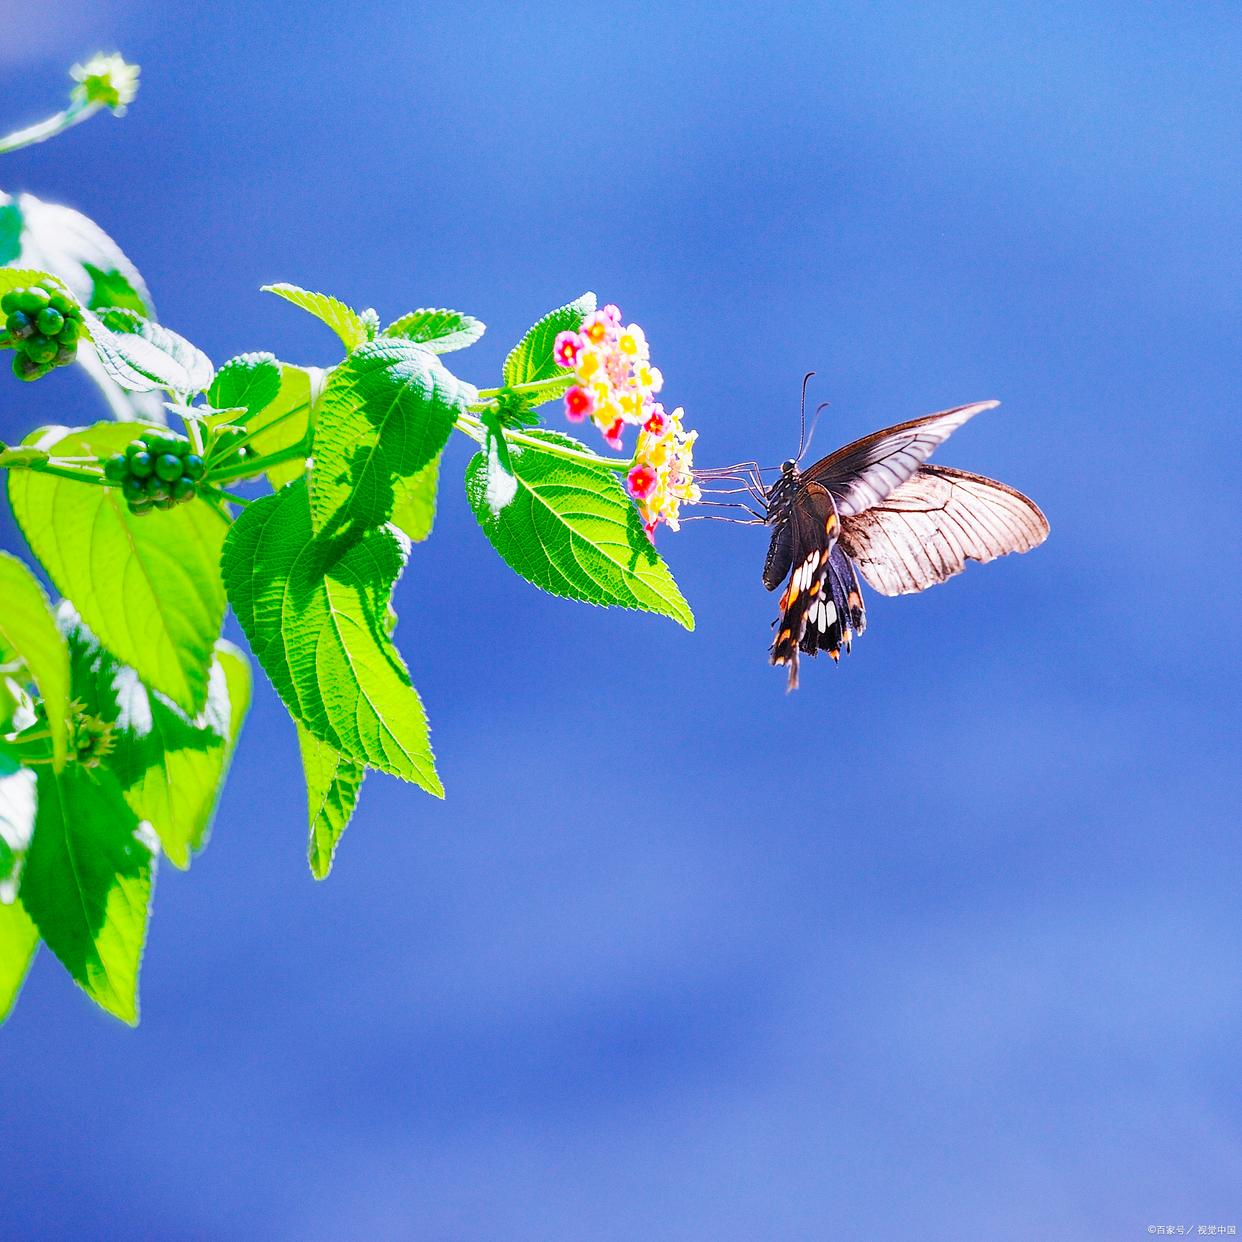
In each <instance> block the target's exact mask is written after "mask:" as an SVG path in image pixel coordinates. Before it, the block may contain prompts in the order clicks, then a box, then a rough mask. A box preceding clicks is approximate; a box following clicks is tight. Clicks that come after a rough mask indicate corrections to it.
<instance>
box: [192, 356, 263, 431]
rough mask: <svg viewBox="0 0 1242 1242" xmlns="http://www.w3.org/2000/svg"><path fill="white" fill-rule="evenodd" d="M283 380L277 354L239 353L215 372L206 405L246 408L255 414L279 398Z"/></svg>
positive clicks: (221, 407)
mask: <svg viewBox="0 0 1242 1242" xmlns="http://www.w3.org/2000/svg"><path fill="white" fill-rule="evenodd" d="M280 381H281V371H280V363H279V362H277V361H276V358H275V356H274V355H272V354H267V353H259V354H239V355H238V356H237V357H236V358H230V359H229V360H228V362H226V363H225V364H224V365H223V366H222V367H221V368H220V369H219V371H217V372H216V377H215V379H214V380H212V381H211V387H210V388H209V389H208V390H207V403H208V405H212V406H214V407H215V408H216V409H217V410H237V409H244V410H245V411H246V413H247V414H249V415H254V414H257V413H258V412H259V411H260V410H263V409H266V408H267V406H269V405H271V403H272V402H273V401H274V400H275V399H276V396H277V394H278V393H279V392H280ZM234 421H236V420H234Z"/></svg>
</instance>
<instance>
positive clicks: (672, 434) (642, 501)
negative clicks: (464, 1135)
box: [626, 403, 699, 535]
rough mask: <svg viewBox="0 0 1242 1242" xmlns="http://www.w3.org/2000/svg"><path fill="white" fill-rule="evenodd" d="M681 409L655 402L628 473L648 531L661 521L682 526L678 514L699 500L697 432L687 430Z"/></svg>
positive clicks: (650, 532)
mask: <svg viewBox="0 0 1242 1242" xmlns="http://www.w3.org/2000/svg"><path fill="white" fill-rule="evenodd" d="M681 419H682V409H681V406H678V407H677V409H675V410H673V411H672V413H666V412H665V410H664V407H663V406H661V405H659V404H658V403H657V404H656V406H655V408H654V409H653V410H652V412H651V416H650V418H648V419H647V421H646V422H645V423H643V427H642V430H641V431H640V432H639V433H638V449H637V451H636V452H635V454H634V463H635V464H634V465H633V466H631V467H630V472H629V474H628V475H627V476H626V483H627V485H628V486H629V489H630V495H631V496H633V497H634V499H635V500H636V501H637V502H638V510H639V512H640V513H641V514H642V516H643V523H644V525H645V526H646V528H647V533H648V534H649V535H650V534H653V533H654V532H655V528H656V526H657V525H659V523H660V522H667V523H668V524H669V526H671V527H672V528H673V530H678V529H680V526H679V522H678V514H679V512H680V510H681V506H682V505H695V504H698V502H699V485H698V484H697V483H696V482H695V481H694V472H693V464H694V441H695V440H696V439H697V438H698V434H699V433H698V432H697V431H689V432H687V431H684V430H683V429H682V425H681Z"/></svg>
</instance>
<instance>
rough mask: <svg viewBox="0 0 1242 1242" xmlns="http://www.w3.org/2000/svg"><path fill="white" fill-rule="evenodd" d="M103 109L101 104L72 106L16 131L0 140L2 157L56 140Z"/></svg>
mask: <svg viewBox="0 0 1242 1242" xmlns="http://www.w3.org/2000/svg"><path fill="white" fill-rule="evenodd" d="M102 107H103V104H101V103H78V104H70V105H69V107H67V108H66V109H65V110H64V111H63V112H58V113H56V115H55V116H49V117H48V118H47V120H45V121H39V122H38V123H37V124H34V125H28V126H27V127H26V128H25V129H19V130H15V131H14V132H13V133H11V134H9V135H8V137H6V138H0V155H6V154H8V152H10V151H20V150H21V149H22V148H23V147H33V146H34V145H35V143H37V142H46V141H47V140H48V139H49V138H55V137H56V135H57V134H63V133H64V132H65V130H67V129H72V127H73V126H75V125H81V123H82V122H83V121H86V120H89V119H90V118H91V117H93V116H94V115H95V113H96V112H98V111H99V110H100V108H102Z"/></svg>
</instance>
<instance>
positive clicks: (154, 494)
mask: <svg viewBox="0 0 1242 1242" xmlns="http://www.w3.org/2000/svg"><path fill="white" fill-rule="evenodd" d="M146 492H147V498H148V499H149V500H154V501H155V502H156V503H157V504H158V503H159V502H160V501H161V500H169V499H171V497H172V492H170V491H169V490H168V484H167V483H165V482H164V480H163V479H161V478H159V477H158V476H156V475H152V476H151V478H149V479H148V480H147V482H146Z"/></svg>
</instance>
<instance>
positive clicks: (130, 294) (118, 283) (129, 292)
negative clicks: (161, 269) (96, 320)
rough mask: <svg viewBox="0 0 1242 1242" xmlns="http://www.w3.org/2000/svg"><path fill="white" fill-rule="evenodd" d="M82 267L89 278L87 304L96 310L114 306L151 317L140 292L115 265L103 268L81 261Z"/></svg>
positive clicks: (145, 317) (146, 317)
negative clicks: (88, 298)
mask: <svg viewBox="0 0 1242 1242" xmlns="http://www.w3.org/2000/svg"><path fill="white" fill-rule="evenodd" d="M82 267H83V269H84V270H85V271H86V274H87V275H88V276H89V277H90V278H91V296H90V301H89V302H87V306H89V307H90V309H91V310H93V311H97V310H100V309H101V308H103V307H109V306H116V307H120V308H121V309H122V310H128V311H134V312H135V313H137V314H139V315H141V316H142V317H143V318H144V319H150V318H151V312H150V310H149V308H148V307H147V304H146V302H145V301H143V297H142V294H140V293H139V292H138V290H137V289H135V288H134V286H133V285H132V284H130V282H129V278H128V277H127V276H126V275H125V273H124V272H121V271H118V270H117V269H116V268H115V267H110V268H108V269H106V270H105V269H104V268H101V267H96V266H95V265H94V264H93V263H83V264H82Z"/></svg>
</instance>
